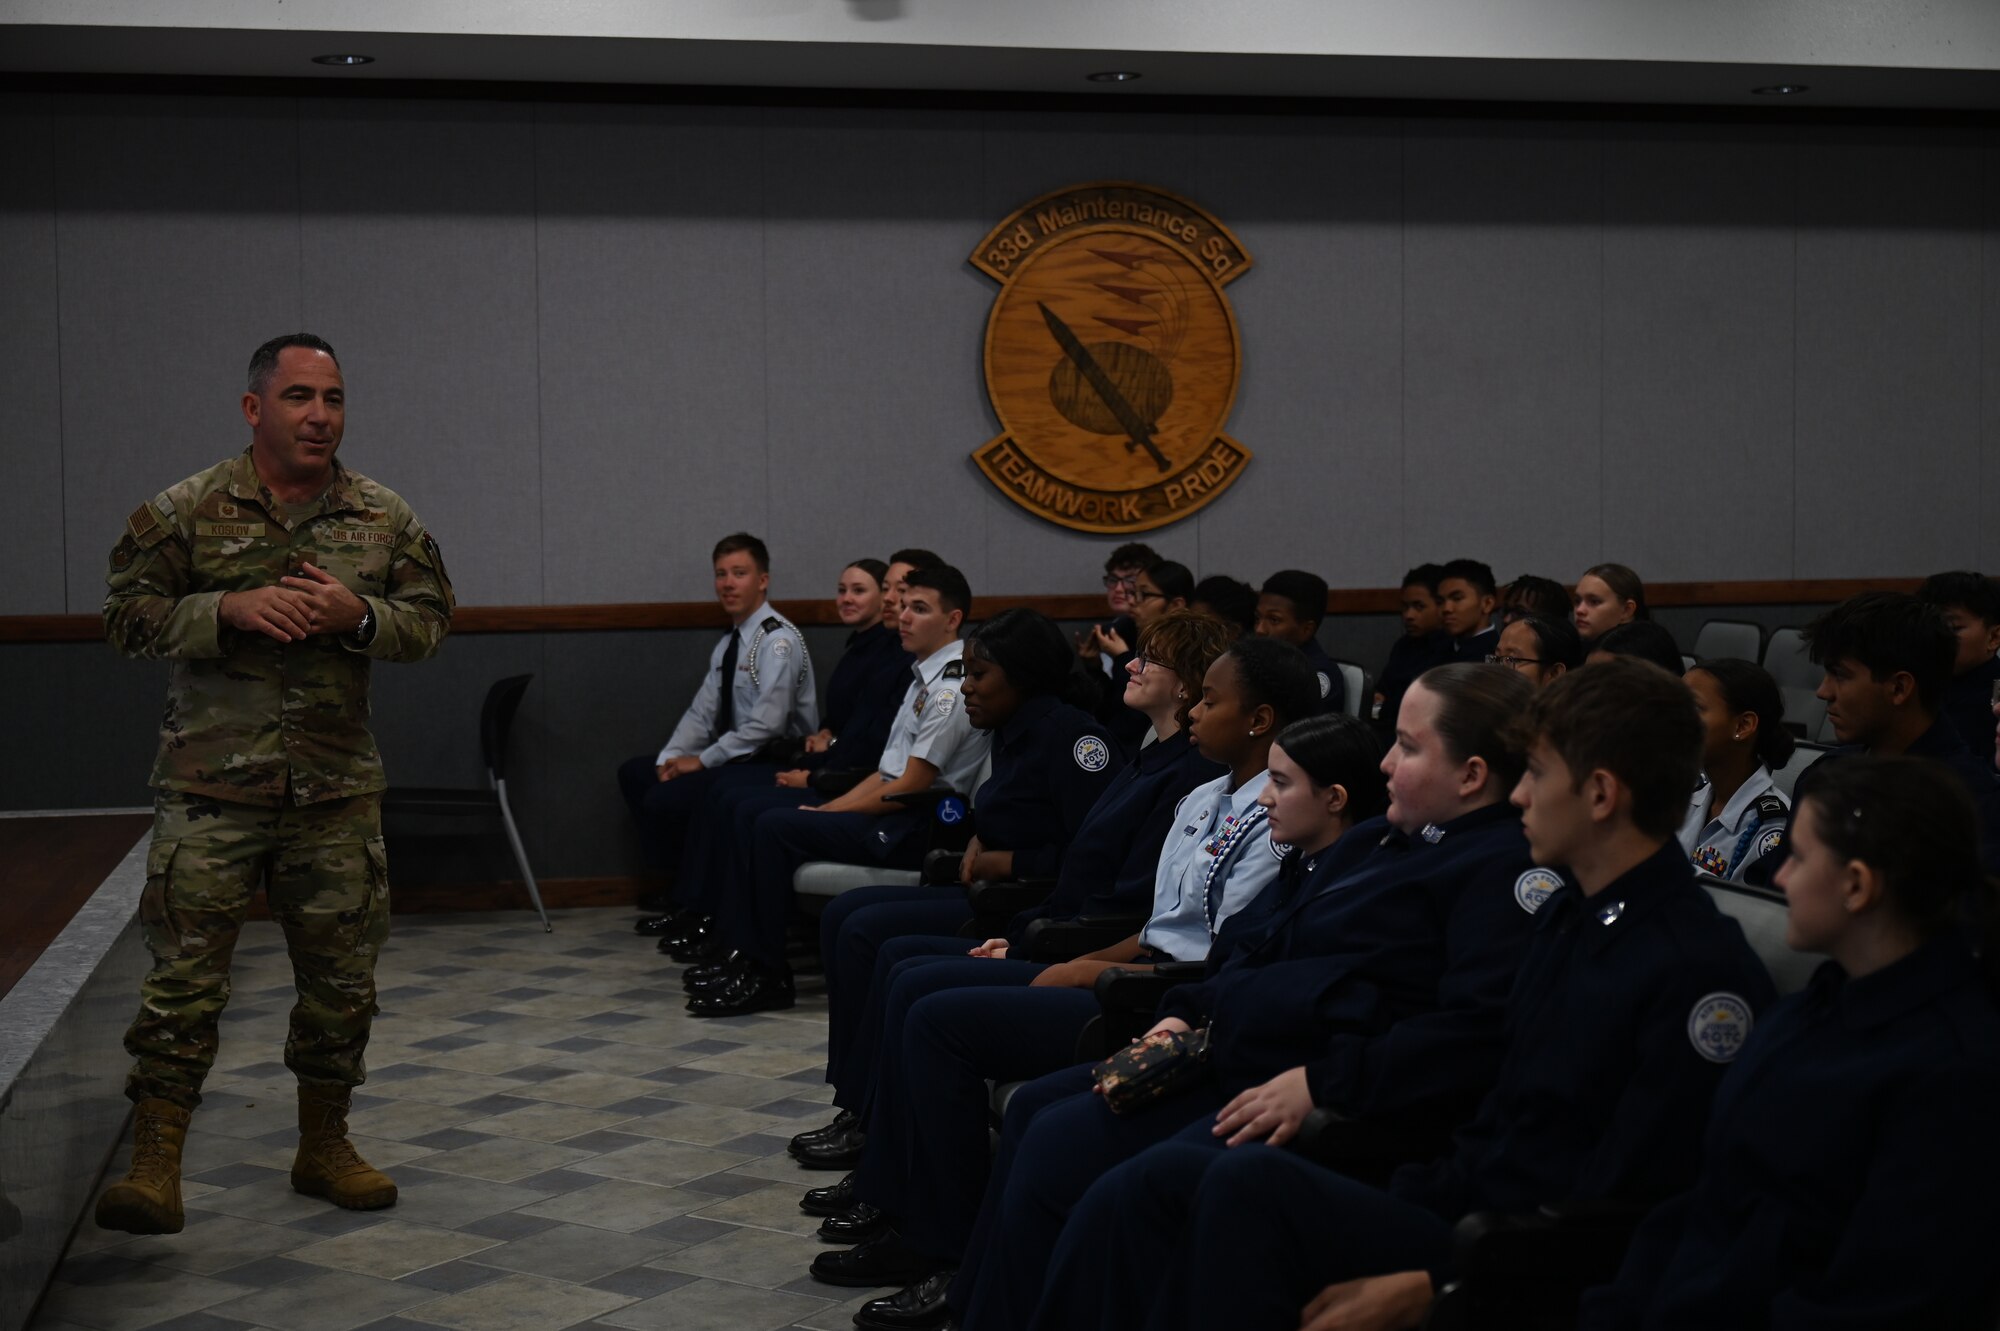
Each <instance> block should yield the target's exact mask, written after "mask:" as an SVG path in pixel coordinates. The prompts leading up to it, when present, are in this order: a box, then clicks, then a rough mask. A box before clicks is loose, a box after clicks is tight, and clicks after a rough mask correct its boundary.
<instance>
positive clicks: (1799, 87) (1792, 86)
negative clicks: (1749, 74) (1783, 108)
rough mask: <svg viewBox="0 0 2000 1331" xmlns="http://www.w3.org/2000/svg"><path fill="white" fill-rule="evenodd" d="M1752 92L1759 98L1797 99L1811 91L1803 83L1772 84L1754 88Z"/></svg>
mask: <svg viewBox="0 0 2000 1331" xmlns="http://www.w3.org/2000/svg"><path fill="white" fill-rule="evenodd" d="M1750 91H1751V93H1752V94H1753V95H1754V96H1757V97H1796V96H1798V95H1799V94H1800V93H1802V92H1810V91H1811V89H1810V88H1808V87H1807V86H1806V85H1805V84H1803V83H1771V84H1766V85H1765V86H1764V87H1761V88H1752V89H1751V90H1750Z"/></svg>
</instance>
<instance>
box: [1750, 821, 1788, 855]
mask: <svg viewBox="0 0 2000 1331" xmlns="http://www.w3.org/2000/svg"><path fill="white" fill-rule="evenodd" d="M1784 839H1785V829H1784V828H1782V827H1773V828H1771V829H1769V830H1768V831H1766V832H1763V833H1761V834H1759V835H1758V837H1757V853H1758V854H1759V855H1769V854H1770V853H1771V852H1772V851H1774V850H1776V849H1777V848H1778V844H1779V843H1780V842H1782V841H1783V840H1784Z"/></svg>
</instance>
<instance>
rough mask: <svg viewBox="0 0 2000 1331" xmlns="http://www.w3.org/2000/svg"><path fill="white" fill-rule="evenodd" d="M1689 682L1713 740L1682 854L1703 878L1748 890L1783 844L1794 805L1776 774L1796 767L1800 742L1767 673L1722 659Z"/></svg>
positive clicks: (1705, 750)
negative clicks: (1758, 868) (1751, 876)
mask: <svg viewBox="0 0 2000 1331" xmlns="http://www.w3.org/2000/svg"><path fill="white" fill-rule="evenodd" d="M1685 678H1686V679H1687V686H1688V688H1689V689H1691V690H1693V692H1694V701H1695V706H1696V707H1697V708H1699V709H1700V710H1701V723H1702V726H1703V727H1704V728H1705V730H1706V732H1707V738H1706V739H1704V740H1703V741H1702V747H1701V771H1702V784H1701V785H1699V786H1697V787H1696V788H1695V792H1694V801H1693V803H1692V804H1690V805H1689V806H1688V812H1687V820H1686V821H1685V822H1683V823H1682V824H1681V849H1682V850H1684V851H1686V852H1687V855H1688V858H1689V859H1690V860H1693V861H1694V867H1695V868H1697V869H1699V870H1701V872H1703V873H1712V874H1714V875H1715V876H1716V877H1717V878H1729V879H1733V880H1735V881H1736V882H1739V883H1740V882H1745V881H1747V880H1746V879H1745V877H1744V875H1745V874H1747V873H1749V872H1750V870H1751V868H1752V867H1753V866H1754V865H1756V864H1757V862H1758V861H1759V860H1761V859H1763V858H1764V857H1765V856H1766V855H1769V854H1770V853H1771V852H1772V851H1774V850H1776V849H1777V848H1778V847H1779V846H1780V845H1781V844H1783V842H1784V839H1785V824H1786V823H1787V822H1789V821H1790V820H1791V813H1792V803H1791V801H1790V800H1788V799H1786V798H1785V792H1783V791H1782V790H1779V789H1778V786H1777V783H1776V782H1775V781H1773V780H1772V779H1771V773H1772V772H1773V771H1775V770H1777V769H1779V768H1782V767H1783V766H1784V765H1785V764H1786V762H1788V761H1790V759H1791V756H1792V750H1793V749H1794V748H1796V747H1797V746H1798V741H1796V740H1794V739H1793V738H1792V732H1791V731H1789V730H1786V729H1785V699H1784V695H1782V694H1780V693H1779V692H1778V681H1777V680H1775V679H1772V678H1771V676H1770V674H1769V673H1768V672H1767V671H1766V670H1765V669H1764V668H1763V667H1762V666H1756V665H1752V664H1750V662H1748V661H1737V660H1731V659H1729V658H1722V659H1719V660H1714V661H1703V662H1702V663H1701V664H1700V665H1698V666H1696V667H1695V668H1694V669H1692V670H1690V671H1688V672H1687V675H1686V677H1685Z"/></svg>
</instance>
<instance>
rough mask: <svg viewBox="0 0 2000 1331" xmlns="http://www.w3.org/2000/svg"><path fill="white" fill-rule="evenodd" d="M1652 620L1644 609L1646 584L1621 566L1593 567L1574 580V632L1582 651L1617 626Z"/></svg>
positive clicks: (1651, 615)
mask: <svg viewBox="0 0 2000 1331" xmlns="http://www.w3.org/2000/svg"><path fill="white" fill-rule="evenodd" d="M1652 617H1653V612H1652V611H1650V610H1648V609H1647V608H1646V584H1645V583H1643V582H1641V581H1639V575H1638V574H1637V573H1634V572H1633V571H1632V570H1631V569H1629V568H1626V567H1625V566H1624V565H1623V564H1596V565H1593V566H1592V567H1590V568H1587V569H1585V570H1584V572H1583V576H1582V577H1580V578H1578V579H1577V580H1576V632H1577V636H1579V637H1581V638H1582V639H1583V645H1584V648H1585V650H1588V649H1589V647H1590V644H1592V643H1593V642H1596V641H1597V640H1598V639H1599V638H1601V637H1603V636H1604V635H1605V634H1607V633H1609V632H1610V631H1611V630H1612V629H1615V628H1617V627H1618V626H1619V625H1620V624H1634V623H1643V622H1645V621H1646V620H1650V619H1651V618H1652Z"/></svg>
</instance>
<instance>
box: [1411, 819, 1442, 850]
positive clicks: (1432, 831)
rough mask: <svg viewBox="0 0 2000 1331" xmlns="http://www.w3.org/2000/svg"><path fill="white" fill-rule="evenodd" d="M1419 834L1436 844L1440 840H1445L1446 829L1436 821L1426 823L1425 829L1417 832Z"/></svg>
mask: <svg viewBox="0 0 2000 1331" xmlns="http://www.w3.org/2000/svg"><path fill="white" fill-rule="evenodd" d="M1417 835H1418V836H1420V837H1422V838H1423V839H1424V840H1425V841H1427V842H1429V843H1430V844H1431V845H1433V846H1435V845H1436V844H1437V843H1438V842H1440V841H1442V840H1444V829H1443V828H1442V827H1439V826H1438V825H1437V824H1436V823H1425V824H1424V830H1423V831H1421V832H1419V833H1417Z"/></svg>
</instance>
